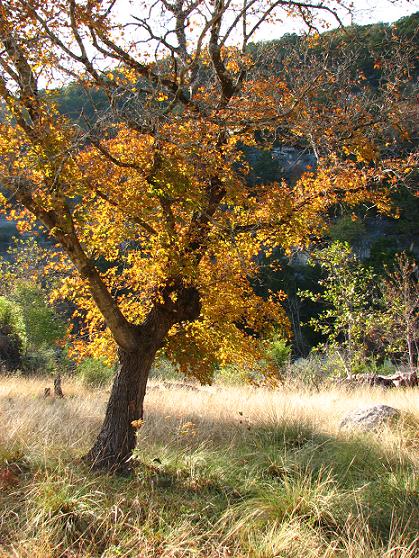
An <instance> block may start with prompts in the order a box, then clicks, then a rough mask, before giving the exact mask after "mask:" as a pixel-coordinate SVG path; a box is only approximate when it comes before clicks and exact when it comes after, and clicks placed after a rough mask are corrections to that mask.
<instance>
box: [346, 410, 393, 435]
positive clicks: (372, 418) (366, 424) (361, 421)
mask: <svg viewBox="0 0 419 558" xmlns="http://www.w3.org/2000/svg"><path fill="white" fill-rule="evenodd" d="M399 417H400V411H399V410H398V409H394V407H389V406H388V405H374V406H373V407H367V408H363V409H356V410H355V411H351V412H350V413H349V414H347V415H346V416H345V417H344V418H343V419H342V421H341V423H340V428H341V429H346V430H351V429H354V430H363V431H364V432H368V431H371V430H377V429H379V428H380V427H382V426H384V425H385V424H386V423H390V422H392V421H393V420H395V419H397V418H399Z"/></svg>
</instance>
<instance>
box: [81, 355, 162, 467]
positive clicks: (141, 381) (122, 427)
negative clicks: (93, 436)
mask: <svg viewBox="0 0 419 558" xmlns="http://www.w3.org/2000/svg"><path fill="white" fill-rule="evenodd" d="M157 348H158V347H156V346H155V345H152V346H150V345H148V346H145V347H144V346H143V347H139V348H138V350H136V351H131V352H126V351H124V350H123V349H119V351H118V353H119V366H118V371H117V374H116V377H115V380H114V383H113V386H112V391H111V395H110V398H109V401H108V406H107V409H106V415H105V420H104V422H103V425H102V429H101V431H100V433H99V436H98V438H97V440H96V442H95V444H94V446H93V447H92V449H91V450H90V451H89V453H88V454H87V455H86V456H85V461H87V462H89V463H91V464H92V466H93V467H94V468H101V469H108V470H113V471H117V470H123V469H126V468H127V467H128V463H127V461H128V459H129V458H130V457H131V455H132V451H133V450H134V448H135V445H136V435H135V428H134V427H133V425H132V422H133V421H136V420H138V419H142V418H143V403H144V397H145V392H146V386H147V379H148V375H149V372H150V368H151V366H152V364H153V361H154V357H155V355H156V351H157Z"/></svg>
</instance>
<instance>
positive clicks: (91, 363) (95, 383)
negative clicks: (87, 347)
mask: <svg viewBox="0 0 419 558" xmlns="http://www.w3.org/2000/svg"><path fill="white" fill-rule="evenodd" d="M76 374H77V375H78V376H79V378H80V379H81V381H82V382H83V384H84V385H86V386H88V387H94V388H99V387H103V386H106V385H107V384H109V383H110V381H111V380H112V378H113V375H114V370H113V369H112V368H111V367H110V366H107V365H106V364H105V363H104V362H103V360H100V359H97V358H86V359H85V360H84V361H83V362H82V363H80V364H79V365H78V367H77V369H76Z"/></svg>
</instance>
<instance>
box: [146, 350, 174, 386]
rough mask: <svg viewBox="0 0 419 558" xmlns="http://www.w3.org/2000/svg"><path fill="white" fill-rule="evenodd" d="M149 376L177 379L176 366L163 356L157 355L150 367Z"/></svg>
mask: <svg viewBox="0 0 419 558" xmlns="http://www.w3.org/2000/svg"><path fill="white" fill-rule="evenodd" d="M150 378H153V379H154V380H162V381H163V380H178V379H179V372H178V370H177V368H176V366H175V365H174V364H173V363H172V362H171V361H170V360H169V359H168V358H166V357H165V356H158V357H157V358H156V360H155V362H154V364H153V366H152V368H151V371H150Z"/></svg>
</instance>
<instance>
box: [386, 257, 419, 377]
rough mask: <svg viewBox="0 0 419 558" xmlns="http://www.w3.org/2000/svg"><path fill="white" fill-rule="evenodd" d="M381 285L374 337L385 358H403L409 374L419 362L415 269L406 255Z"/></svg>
mask: <svg viewBox="0 0 419 558" xmlns="http://www.w3.org/2000/svg"><path fill="white" fill-rule="evenodd" d="M392 267H393V269H391V268H389V267H387V268H386V274H385V276H384V278H383V279H382V280H381V282H380V290H381V311H380V312H379V313H377V316H376V331H375V333H376V336H377V337H378V339H379V344H380V345H381V346H382V348H383V350H384V351H385V352H386V353H387V354H392V353H393V354H394V353H401V354H402V355H406V356H407V358H406V360H407V363H408V365H409V368H410V370H411V372H413V371H415V370H417V366H418V362H419V317H418V310H419V285H418V277H417V275H418V267H417V265H416V263H415V262H414V261H413V260H412V259H410V258H409V257H408V256H407V255H406V254H405V253H401V254H397V255H396V257H395V259H394V264H393V266H392Z"/></svg>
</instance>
